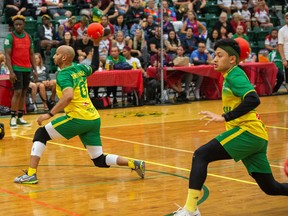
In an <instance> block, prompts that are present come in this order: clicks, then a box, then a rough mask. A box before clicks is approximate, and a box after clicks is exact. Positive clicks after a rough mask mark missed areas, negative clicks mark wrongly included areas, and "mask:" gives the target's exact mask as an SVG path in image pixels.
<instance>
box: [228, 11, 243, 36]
mask: <svg viewBox="0 0 288 216" xmlns="http://www.w3.org/2000/svg"><path fill="white" fill-rule="evenodd" d="M241 19H242V17H241V15H240V14H239V13H237V12H235V13H233V15H232V20H231V22H230V24H231V26H232V28H233V32H235V33H236V29H237V27H238V26H239V25H241V26H243V31H244V34H247V28H246V24H245V22H243V21H242V20H241Z"/></svg>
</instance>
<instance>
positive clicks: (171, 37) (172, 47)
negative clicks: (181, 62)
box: [164, 30, 181, 60]
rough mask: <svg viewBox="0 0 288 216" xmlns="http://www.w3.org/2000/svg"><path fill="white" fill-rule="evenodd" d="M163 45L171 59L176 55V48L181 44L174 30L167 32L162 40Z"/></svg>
mask: <svg viewBox="0 0 288 216" xmlns="http://www.w3.org/2000/svg"><path fill="white" fill-rule="evenodd" d="M164 45H165V47H166V52H167V54H168V55H169V56H170V57H171V58H172V60H173V59H174V58H175V57H176V55H177V49H178V47H179V46H180V45H181V42H180V40H179V39H178V36H177V34H176V32H175V31H174V30H171V31H170V32H169V33H168V38H167V39H166V40H164Z"/></svg>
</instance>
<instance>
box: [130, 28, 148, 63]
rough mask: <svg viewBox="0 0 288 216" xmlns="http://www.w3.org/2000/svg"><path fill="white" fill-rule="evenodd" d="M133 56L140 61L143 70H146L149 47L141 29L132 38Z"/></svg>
mask: <svg viewBox="0 0 288 216" xmlns="http://www.w3.org/2000/svg"><path fill="white" fill-rule="evenodd" d="M131 55H132V56H133V57H135V58H138V59H139V60H140V62H141V64H142V66H143V68H146V67H147V66H148V64H149V54H148V47H147V42H146V40H145V38H144V32H143V30H141V29H137V30H136V32H135V36H134V37H133V38H132V46H131Z"/></svg>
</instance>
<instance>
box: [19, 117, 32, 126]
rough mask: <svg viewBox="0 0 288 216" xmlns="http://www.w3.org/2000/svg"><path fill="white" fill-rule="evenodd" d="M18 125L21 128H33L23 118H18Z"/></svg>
mask: <svg viewBox="0 0 288 216" xmlns="http://www.w3.org/2000/svg"><path fill="white" fill-rule="evenodd" d="M16 123H17V125H21V126H25V127H30V126H31V123H28V122H27V121H25V120H24V119H23V118H22V117H21V118H17V121H16Z"/></svg>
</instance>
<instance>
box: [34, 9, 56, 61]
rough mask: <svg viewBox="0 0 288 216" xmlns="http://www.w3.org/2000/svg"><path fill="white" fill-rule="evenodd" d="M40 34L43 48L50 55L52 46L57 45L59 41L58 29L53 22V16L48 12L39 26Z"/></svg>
mask: <svg viewBox="0 0 288 216" xmlns="http://www.w3.org/2000/svg"><path fill="white" fill-rule="evenodd" d="M38 36H39V39H40V47H41V49H44V50H45V54H46V55H47V56H50V50H51V48H53V47H57V45H58V44H59V41H58V40H56V31H55V28H54V27H53V25H52V23H51V18H50V16H48V15H46V14H45V15H43V16H42V25H39V26H38Z"/></svg>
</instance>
